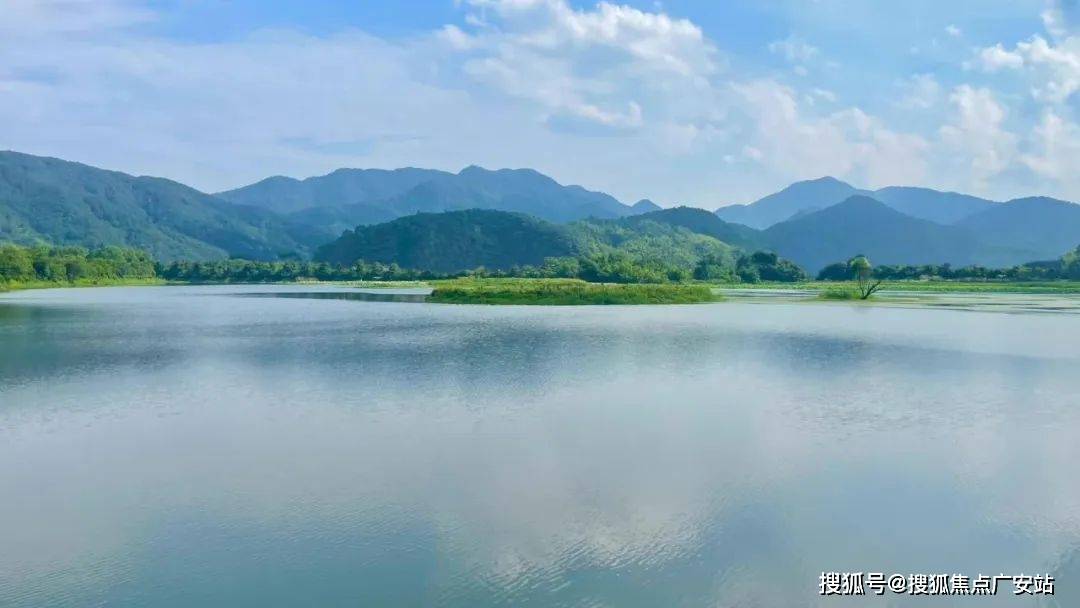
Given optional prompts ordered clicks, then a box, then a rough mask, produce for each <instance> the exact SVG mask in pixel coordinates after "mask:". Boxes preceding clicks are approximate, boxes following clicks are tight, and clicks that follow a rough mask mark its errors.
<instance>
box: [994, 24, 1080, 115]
mask: <svg viewBox="0 0 1080 608" xmlns="http://www.w3.org/2000/svg"><path fill="white" fill-rule="evenodd" d="M979 59H980V61H981V65H982V67H983V69H985V70H987V71H990V72H994V71H997V70H999V69H1003V68H1008V69H1021V68H1027V69H1028V70H1029V71H1030V72H1031V73H1032V78H1033V80H1034V84H1033V88H1032V95H1033V96H1034V97H1035V98H1036V99H1039V100H1045V101H1049V102H1053V103H1060V102H1063V101H1065V100H1067V99H1068V98H1069V97H1071V96H1072V95H1073V94H1074V93H1076V91H1077V90H1080V37H1075V36H1074V37H1069V38H1065V39H1064V40H1062V41H1061V42H1060V43H1057V44H1055V43H1052V42H1049V41H1047V40H1046V39H1045V38H1043V37H1042V36H1033V37H1032V38H1031V39H1030V40H1028V41H1026V42H1020V43H1017V44H1016V48H1015V49H1013V50H1011V51H1010V50H1007V49H1005V47H1003V46H1002V45H1001V44H997V45H995V46H992V47H988V48H984V49H982V50H981V51H980V52H979Z"/></svg>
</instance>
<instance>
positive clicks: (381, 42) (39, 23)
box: [0, 0, 1080, 204]
mask: <svg viewBox="0 0 1080 608" xmlns="http://www.w3.org/2000/svg"><path fill="white" fill-rule="evenodd" d="M145 6H146V5H143V4H141V3H137V2H136V1H135V0H131V1H128V0H99V1H94V2H91V1H90V0H54V1H46V0H39V1H29V0H9V2H8V3H6V4H5V7H4V10H5V13H4V17H3V18H0V116H3V117H4V120H0V148H11V149H18V150H23V151H26V152H30V153H40V154H49V155H55V156H61V157H65V158H71V159H73V160H79V161H83V162H87V163H90V164H96V165H99V166H106V167H110V168H116V169H120V170H125V171H129V172H135V173H145V174H155V175H165V176H168V177H172V178H175V179H179V180H181V181H185V182H189V183H192V184H193V185H195V186H198V187H201V188H203V189H207V190H214V189H221V188H225V187H232V186H237V185H240V184H242V183H245V182H250V181H254V180H256V179H260V178H262V177H265V176H266V175H269V174H274V173H284V174H291V175H310V174H316V173H323V172H326V171H329V170H332V169H334V168H337V167H340V166H381V167H393V166H403V165H420V166H431V167H436V168H444V169H458V168H460V167H461V166H464V165H467V164H472V163H477V164H483V165H487V166H496V167H498V166H531V167H535V168H537V169H538V170H541V171H544V172H547V173H550V174H552V175H553V176H555V177H557V178H558V179H560V180H561V181H565V182H580V183H583V184H584V185H586V186H588V187H592V188H597V189H604V190H608V191H612V192H613V193H614V194H616V195H617V196H620V197H622V198H625V199H628V200H637V199H638V198H641V197H642V196H651V197H653V198H658V199H666V200H684V201H689V202H696V203H698V204H709V203H711V202H713V201H714V200H731V199H732V198H738V197H740V196H742V195H744V194H747V193H749V192H757V191H758V190H759V189H761V190H763V189H767V188H768V189H771V188H774V187H779V186H782V185H784V182H786V181H788V180H791V179H797V178H806V177H817V176H820V175H822V174H833V175H837V176H839V177H846V178H848V179H852V180H853V181H857V182H859V183H862V184H866V185H868V186H871V185H886V184H890V183H901V182H903V183H928V184H935V183H941V182H942V181H945V179H946V178H947V179H948V180H952V181H950V185H952V186H953V187H955V188H957V189H968V187H969V185H973V186H978V185H979V184H983V183H985V181H986V180H987V179H988V176H994V175H1000V174H1001V172H1003V171H1005V169H1004V168H1003V167H1006V168H1007V167H1009V166H1010V165H1016V166H1020V167H1027V168H1029V169H1030V170H1031V171H1034V172H1036V173H1038V174H1040V175H1045V176H1046V179H1048V180H1049V179H1054V180H1058V181H1061V182H1064V181H1067V176H1066V172H1065V171H1064V170H1065V169H1067V168H1068V167H1069V164H1068V163H1070V162H1072V163H1074V164H1073V166H1075V160H1072V159H1074V158H1075V157H1074V156H1070V155H1069V150H1071V148H1069V147H1068V146H1065V145H1064V143H1063V142H1064V141H1065V139H1066V138H1067V137H1074V136H1075V131H1074V130H1073V126H1071V125H1073V124H1074V123H1072V122H1069V119H1070V118H1071V116H1072V115H1071V114H1070V113H1069V111H1068V108H1067V107H1063V104H1060V103H1058V101H1064V100H1068V99H1069V96H1070V95H1072V94H1073V91H1075V90H1076V86H1077V85H1076V72H1075V57H1076V55H1077V47H1075V46H1074V45H1075V42H1074V39H1070V38H1067V37H1065V38H1054V39H1052V40H1051V41H1046V40H1043V39H1041V38H1038V37H1036V38H1033V39H1031V40H1030V41H1029V42H1022V43H1020V44H1018V45H1016V46H1015V48H1006V47H1004V46H1002V45H997V46H995V47H990V48H989V49H984V50H982V51H981V52H980V53H979V54H978V59H979V64H980V66H981V67H983V68H984V69H987V70H995V69H996V70H1004V69H1010V70H1016V74H1029V75H1030V76H1031V78H1032V79H1033V82H1032V83H1031V88H1032V89H1035V90H1036V92H1037V95H1038V99H1039V100H1040V101H1045V102H1046V103H1051V104H1057V105H1054V108H1055V110H1054V112H1053V113H1052V116H1054V117H1056V119H1057V120H1060V121H1061V123H1060V124H1058V123H1055V122H1054V121H1053V120H1049V119H1047V118H1046V115H1043V118H1042V121H1043V122H1042V124H1041V125H1040V127H1039V129H1040V130H1035V129H1034V127H1033V126H1032V125H1031V124H1030V122H1029V123H1028V125H1027V126H1028V127H1029V130H1030V132H1031V134H1030V135H1029V136H1025V138H1024V139H1022V140H1021V139H1018V138H1017V137H1016V136H1014V135H1012V133H1010V132H1009V130H1008V129H1006V127H1005V124H1004V122H1005V121H1004V118H1003V117H1004V116H1005V114H1006V109H1005V106H1004V105H1003V103H1002V102H1001V101H1000V100H1002V99H1009V97H1007V96H1006V95H1002V94H1000V92H999V91H991V90H987V89H973V88H971V87H967V88H964V87H961V88H958V89H956V90H955V91H953V93H952V96H951V97H949V95H948V89H951V88H952V85H951V84H950V83H948V82H947V81H946V80H944V79H945V78H946V77H947V76H945V75H944V74H937V73H935V75H931V74H918V75H914V76H911V77H910V78H907V79H903V80H900V81H898V83H897V87H896V89H895V90H896V91H897V93H898V94H897V95H896V99H897V101H896V102H895V103H889V102H888V100H886V101H885V102H884V103H881V104H878V105H877V106H876V107H877V108H881V109H880V110H879V109H875V110H873V111H871V110H870V108H873V107H875V106H874V105H873V104H874V103H875V101H874V99H872V98H871V99H869V100H867V101H865V102H863V101H860V103H859V107H850V106H851V103H850V101H848V102H845V97H846V93H847V92H849V91H850V88H847V87H848V85H847V84H845V83H846V82H851V81H854V80H853V78H852V74H849V73H847V72H845V71H844V70H847V69H850V68H849V67H845V66H834V67H833V68H832V69H830V70H829V73H830V74H832V75H834V76H836V78H823V79H820V80H819V79H814V80H810V79H807V80H806V81H805V84H799V85H798V86H787V85H784V84H781V83H779V82H776V81H773V80H767V79H765V80H763V79H756V80H755V79H750V78H751V77H749V76H745V74H750V73H753V69H743V68H745V67H747V66H744V65H739V66H738V67H739V68H740V69H738V70H735V69H729V68H728V64H729V63H732V64H735V63H736V62H737V59H733V58H730V57H728V56H726V55H725V54H724V53H723V52H722V51H721V50H720V49H721V48H722V47H723V44H724V41H723V40H721V39H717V40H712V39H710V38H709V37H708V36H706V34H705V32H704V31H703V30H702V29H701V28H700V27H699V26H698V25H697V24H695V23H693V22H691V21H689V20H686V19H677V18H673V17H671V16H669V15H666V14H664V13H663V12H662V10H661V9H659V8H658V9H655V10H653V12H649V11H648V10H644V9H638V8H632V7H628V6H620V5H617V4H611V3H604V2H601V3H599V4H596V5H588V6H584V7H582V6H581V5H578V4H575V5H571V4H570V3H568V2H567V1H566V0H462V3H461V7H462V11H461V13H460V17H461V18H460V20H458V21H456V22H455V23H454V24H446V25H444V26H441V27H438V28H433V29H432V30H431V31H429V32H427V33H420V34H416V35H413V36H409V37H402V38H381V37H377V36H372V35H370V34H368V33H366V32H363V31H360V30H355V29H342V30H339V31H336V32H333V33H327V34H320V35H312V34H302V33H298V32H296V31H287V30H277V31H272V30H256V31H254V32H252V33H250V34H247V35H236V36H233V37H230V38H226V39H223V40H221V41H217V42H207V41H200V40H183V41H182V40H177V39H171V38H168V37H163V36H161V35H159V34H155V33H154V32H155V31H156V28H147V27H145V26H146V24H148V23H152V22H153V21H154V20H155V19H158V18H159V15H157V14H155V13H153V12H151V11H149V10H147V9H146V8H145ZM151 6H153V5H151ZM68 9H70V10H68ZM1062 19H1064V17H1062ZM1055 23H1056V22H1055ZM1062 23H1064V21H1062ZM960 25H963V23H960ZM1063 27H1064V26H1063ZM719 35H723V34H719ZM769 48H770V50H771V51H772V52H773V53H775V54H776V55H777V56H778V57H782V58H783V61H785V62H790V63H791V66H790V67H791V69H792V70H795V73H802V74H804V75H806V74H809V73H810V72H809V70H807V65H808V64H812V65H818V66H820V67H825V66H826V65H827V62H826V61H824V60H823V58H822V53H821V51H820V50H819V49H817V48H816V47H814V46H812V45H810V44H809V43H807V42H806V41H805V40H803V39H802V38H799V37H797V36H790V37H788V38H786V39H783V40H776V41H774V42H773V43H772V44H770V45H769ZM751 67H752V66H751ZM1070 74H1071V76H1070ZM788 75H789V76H791V73H790V72H789V74H788ZM856 76H857V75H856ZM939 79H940V81H939ZM1002 80H1004V79H1002ZM883 82H884V83H885V85H886V86H885V87H882V89H883V90H885V89H888V86H887V85H888V82H889V80H884V81H883ZM1014 97H1015V96H1014ZM945 98H948V99H950V100H951V102H952V106H953V108H954V110H955V115H954V116H952V117H951V118H950V119H949V122H948V123H947V124H945V125H944V126H943V127H942V128H941V129H940V130H938V129H937V127H938V126H939V125H941V124H942V123H941V122H938V123H934V124H932V125H927V123H929V122H931V121H933V120H936V119H940V120H944V119H943V118H942V117H940V116H938V113H937V111H935V110H934V109H935V108H942V112H944V111H945V109H946V108H947V106H946V104H945V103H943V100H944V99H945ZM1073 99H1075V98H1073ZM898 107H899V108H908V109H916V110H919V111H920V112H919V115H920V117H924V118H925V119H926V120H925V121H920V123H921V125H922V126H920V128H921V129H923V131H922V132H921V133H910V132H907V129H909V127H906V126H905V127H898V126H896V123H889V122H887V119H888V117H889V116H890V113H891V112H893V111H896V110H897V108H898ZM924 110H928V111H926V112H924ZM902 114H903V116H904V117H905V118H909V117H910V116H911V113H910V112H909V113H902ZM1013 116H1014V121H1015V122H1018V123H1023V122H1024V120H1025V119H1024V115H1023V113H1020V112H1015V113H1013ZM1014 126H1015V127H1016V130H1017V132H1021V130H1022V129H1023V126H1022V125H1019V124H1018V125H1014ZM1051 134H1056V135H1054V136H1053V137H1051V136H1050V135H1051ZM1055 138H1056V139H1055ZM102 142H109V145H102ZM1048 142H1056V143H1053V145H1050V143H1048ZM980 146H981V147H980ZM939 148H940V149H939ZM1029 148H1030V149H1029ZM941 150H947V151H948V152H949V154H944V153H942V152H941ZM1018 150H1021V151H1022V152H1025V153H1028V154H1027V155H1026V156H1024V157H1023V158H1022V159H1021V158H1020V157H1019V154H1020V153H1019V152H1018ZM675 158H677V160H674V159H675ZM950 158H952V159H953V160H955V162H951V161H949V160H948V159H950ZM582 159H587V161H583V160H582ZM942 159H945V161H943V160H942ZM1053 159H1064V160H1061V161H1053ZM1053 162H1060V163H1062V164H1060V165H1055V164H1053ZM628 167H633V168H634V169H633V170H631V171H628V170H627V168H628ZM1055 167H1058V168H1057V169H1055ZM1075 187H1076V188H1078V189H1080V184H1077V185H1076V186H1075ZM1076 193H1078V191H1077V190H1074V194H1076Z"/></svg>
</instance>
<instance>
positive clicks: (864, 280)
mask: <svg viewBox="0 0 1080 608" xmlns="http://www.w3.org/2000/svg"><path fill="white" fill-rule="evenodd" d="M848 269H849V270H850V272H851V276H853V277H855V285H856V287H857V289H858V290H859V298H860V299H862V300H868V299H869V298H870V296H872V295H874V292H875V291H878V290H879V289H881V279H876V278H875V277H874V266H873V265H872V264H871V263H870V260H869V259H868V258H867V257H866V256H865V255H857V256H855V257H853V258H851V260H850V261H849V262H848Z"/></svg>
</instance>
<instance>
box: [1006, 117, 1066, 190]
mask: <svg viewBox="0 0 1080 608" xmlns="http://www.w3.org/2000/svg"><path fill="white" fill-rule="evenodd" d="M1034 135H1035V137H1034V140H1035V145H1036V146H1037V148H1038V151H1037V152H1033V153H1030V154H1025V155H1024V156H1023V157H1021V161H1022V162H1023V163H1024V164H1025V165H1026V166H1027V167H1029V168H1030V169H1031V170H1032V171H1034V172H1035V173H1036V174H1037V175H1039V176H1040V177H1042V178H1046V179H1051V180H1054V181H1057V182H1059V183H1062V184H1063V185H1064V186H1065V187H1066V189H1070V190H1071V189H1074V188H1078V187H1080V170H1078V168H1080V126H1078V125H1077V124H1076V123H1073V122H1070V121H1068V120H1066V119H1064V118H1062V117H1061V116H1059V115H1058V114H1056V113H1055V112H1054V111H1053V110H1046V112H1045V113H1044V114H1043V117H1042V122H1041V123H1040V124H1039V125H1038V126H1037V127H1036V128H1035V132H1034Z"/></svg>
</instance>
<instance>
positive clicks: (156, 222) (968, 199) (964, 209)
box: [0, 152, 1080, 271]
mask: <svg viewBox="0 0 1080 608" xmlns="http://www.w3.org/2000/svg"><path fill="white" fill-rule="evenodd" d="M851 192H854V193H856V194H855V195H849V196H847V197H846V198H844V199H842V201H832V200H831V199H832V197H835V196H838V195H842V194H844V193H851ZM221 196H224V197H228V198H229V199H231V200H232V201H240V202H242V203H244V204H235V203H233V202H229V201H227V200H224V199H223V198H219V197H218V196H213V195H208V194H204V193H202V192H199V191H197V190H194V189H192V188H189V187H187V186H184V185H182V184H179V183H176V182H173V181H169V180H167V179H161V178H153V177H134V176H131V175H126V174H124V173H119V172H116V171H106V170H102V169H97V168H94V167H90V166H87V165H82V164H78V163H72V162H67V161H63V160H59V159H53V158H44V157H37V156H31V155H27V154H20V153H16V152H3V153H0V242H16V243H21V244H34V243H47V244H55V245H82V246H86V247H99V246H103V245H126V246H132V247H137V248H141V249H145V250H147V251H149V252H151V253H152V254H153V255H154V256H155V257H157V258H158V259H162V260H174V259H191V260H204V259H215V258H223V257H229V256H233V257H246V258H254V259H275V258H278V257H281V256H292V255H300V256H305V255H308V254H310V253H311V252H312V251H313V250H314V249H315V248H316V247H317V246H319V245H322V244H328V243H331V241H334V239H335V238H336V237H337V236H338V235H341V234H342V233H343V232H345V231H349V233H347V234H352V235H353V237H352V239H353V241H352V245H350V247H351V249H350V250H349V251H348V252H347V254H342V255H341V256H339V257H338V258H335V259H342V260H344V259H357V258H356V257H351V258H350V256H356V255H369V254H370V255H377V256H380V257H376V258H373V259H372V260H370V261H381V260H384V259H385V260H398V261H399V263H401V262H403V261H409V263H413V262H415V261H417V260H419V261H422V262H423V263H425V264H426V263H430V264H432V266H431V268H432V269H434V268H448V267H450V266H453V267H455V268H456V269H458V270H460V269H462V268H465V267H472V266H469V265H468V264H472V263H473V262H476V263H477V264H489V263H497V264H510V265H513V264H534V263H535V262H536V256H538V255H540V254H541V253H548V254H551V255H566V254H568V253H567V252H571V251H578V252H581V251H596V250H618V251H622V252H625V253H629V254H632V255H638V256H649V255H651V256H660V257H662V256H669V257H673V258H677V259H679V260H682V261H686V260H690V259H692V258H693V257H694V256H698V255H703V253H702V252H709V251H718V249H717V248H718V247H721V246H722V247H729V246H734V247H739V248H741V249H743V250H745V251H753V250H758V249H773V250H775V251H777V252H778V253H780V254H781V255H783V256H784V257H787V258H790V259H792V260H794V261H795V262H797V263H799V264H802V265H803V266H805V267H806V268H807V269H808V270H811V271H813V270H816V269H817V268H820V267H821V266H823V265H825V264H828V263H831V262H835V261H841V260H846V259H847V258H849V257H851V256H852V255H855V254H857V253H864V254H867V255H870V256H871V258H872V260H873V261H874V262H875V263H878V264H887V263H888V264H923V263H927V264H930V263H933V264H940V263H944V262H950V263H952V264H960V265H962V264H981V265H984V266H1002V265H1013V264H1019V263H1024V262H1029V261H1032V260H1037V259H1055V258H1057V257H1059V256H1060V255H1062V254H1063V253H1064V252H1065V251H1070V250H1073V249H1074V248H1075V247H1076V246H1077V245H1078V244H1080V205H1075V204H1073V203H1069V202H1066V201H1059V200H1054V199H1047V198H1028V199H1017V200H1013V201H1009V202H1007V203H995V202H992V201H988V200H986V199H981V198H978V197H973V196H968V195H963V194H958V193H950V192H938V191H935V190H931V189H927V188H910V187H890V188H882V189H881V190H878V191H875V192H872V193H865V192H864V191H861V190H858V189H856V188H854V187H853V186H851V185H849V184H846V183H844V182H841V181H839V180H836V179H832V178H822V179H818V180H812V181H808V182H799V183H796V184H792V185H791V186H790V187H788V188H785V189H784V190H782V191H780V192H777V193H775V194H773V195H770V196H767V197H764V198H762V199H761V200H760V201H758V202H756V203H754V204H752V205H748V206H741V207H736V208H733V209H732V208H725V209H726V210H727V211H725V209H721V210H720V211H719V212H717V213H716V214H713V213H711V212H708V211H705V210H701V209H695V208H692V207H676V208H671V209H658V208H657V206H656V205H655V203H652V202H651V201H648V200H642V201H639V202H638V203H636V204H635V205H634V206H633V207H630V206H627V205H623V204H622V203H620V202H619V201H617V200H615V199H614V198H613V197H611V196H608V195H607V194H604V193H601V192H592V191H589V190H586V189H584V188H581V187H579V186H563V185H561V184H559V183H558V182H556V181H555V180H553V179H551V178H550V177H547V176H545V175H542V174H540V173H538V172H536V171H532V170H529V169H513V170H511V169H502V170H498V171H489V170H486V169H482V168H479V167H468V168H466V169H464V170H462V171H460V172H459V173H456V174H455V173H447V172H444V171H434V170H428V169H415V168H408V169H399V170H393V171H384V170H354V169H349V170H340V171H335V172H334V173H331V174H329V175H326V176H322V177H318V178H309V179H307V180H292V179H290V178H270V179H267V180H263V181H261V182H258V183H256V184H253V185H252V186H248V187H245V188H241V189H238V190H233V191H230V192H227V193H223V194H222V195H221ZM853 196H854V198H853ZM879 198H880V199H884V200H876V199H879ZM357 199H359V200H357ZM476 208H482V209H487V210H490V211H504V212H510V213H511V216H510V217H504V216H501V215H487V214H476V213H463V214H460V215H448V216H447V217H446V218H445V219H440V218H441V217H442V216H440V215H437V214H439V213H442V212H446V211H455V212H456V211H466V210H469V209H476ZM275 209H276V210H277V211H273V210H275ZM643 211H644V212H643ZM417 212H423V213H426V214H428V215H425V216H424V217H422V218H419V219H413V220H409V221H407V222H402V223H397V224H394V227H393V229H386V228H381V229H380V230H377V231H370V232H368V231H364V230H360V229H359V228H357V227H358V226H364V225H368V226H374V225H380V224H384V223H385V222H390V221H392V220H398V219H407V218H409V217H411V216H412V215H413V214H415V213H417ZM515 213H520V214H525V215H526V216H527V219H522V217H520V216H517V215H513V214H515ZM433 214H436V215H433ZM721 216H728V217H731V216H737V217H740V218H741V219H742V220H744V221H747V222H750V223H752V224H758V225H761V224H764V223H768V222H773V223H772V224H770V227H769V228H768V229H766V230H764V231H761V230H757V229H754V228H752V227H749V226H746V225H743V224H741V223H738V222H735V221H725V220H724V219H721ZM781 216H785V217H784V220H783V221H775V222H774V219H775V218H779V217H781ZM931 220H933V221H931ZM435 225H437V226H438V230H437V231H438V232H439V234H435V233H434V232H431V230H435V229H434V228H431V226H435ZM425 230H429V232H424V231H425ZM455 230H459V231H463V232H464V233H466V234H464V235H462V236H461V238H456V237H452V236H450V233H452V232H453V231H455ZM497 230H504V231H507V234H509V235H510V237H509V238H510V239H511V240H509V241H504V240H502V239H501V237H496V236H495V235H494V231H497ZM470 231H474V232H476V234H475V235H473V236H469V235H468V233H469V232H470ZM357 234H361V235H362V236H363V238H361V239H360V240H359V241H357V240H356V239H357V238H358V237H357V236H356V235H357ZM425 234H427V235H428V237H430V238H432V239H434V240H432V242H431V244H424V243H422V242H421V241H423V239H424V238H427V237H424V236H423V235H425ZM385 235H396V236H395V238H397V237H401V238H406V239H407V240H408V239H412V241H409V242H411V243H413V244H412V245H409V246H408V247H406V249H410V250H413V249H416V250H417V251H420V250H419V249H417V248H421V249H423V251H421V252H420V253H417V254H416V255H417V256H419V257H416V258H415V259H412V258H409V257H408V255H412V254H408V255H406V254H403V253H402V251H403V250H398V251H397V252H396V253H393V252H390V251H391V249H392V248H393V247H394V246H398V245H392V244H391V243H390V242H389V241H387V240H385V239H386V238H389V237H385V238H384V236H385ZM380 239H382V240H380ZM470 239H472V240H471V241H470ZM513 239H519V240H520V239H535V240H536V242H535V243H517V242H513ZM565 239H569V241H566V240H565ZM346 241H348V239H346ZM470 242H471V243H472V244H471V245H469V244H468V243H470ZM357 243H359V244H357ZM372 243H375V244H372ZM462 243H465V245H463V244H462ZM583 243H584V244H583ZM354 245H355V246H354ZM339 246H341V244H340V243H339ZM401 246H402V247H404V245H401ZM455 247H458V249H454V248H455ZM425 248H426V249H425ZM439 248H445V252H444V254H445V255H448V256H450V257H451V260H452V262H450V263H444V262H441V261H439V260H438V255H439V253H438V250H439ZM605 248H606V249H605ZM490 251H498V252H501V253H497V254H491V255H489V254H488V253H485V252H490ZM387 252H390V253H387ZM470 252H471V253H470ZM327 255H330V254H327ZM470 256H471V257H470ZM410 260H411V261H410ZM417 263H419V262H417ZM493 267H498V266H493Z"/></svg>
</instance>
